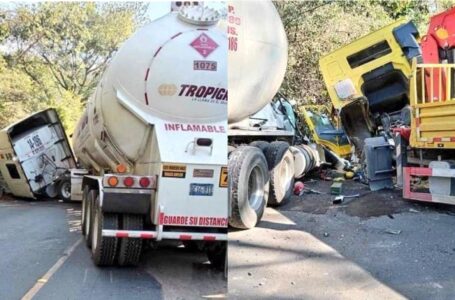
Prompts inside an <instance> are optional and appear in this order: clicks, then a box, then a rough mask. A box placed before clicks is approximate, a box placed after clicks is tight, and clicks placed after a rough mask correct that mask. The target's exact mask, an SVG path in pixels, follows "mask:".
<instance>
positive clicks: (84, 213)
mask: <svg viewBox="0 0 455 300" xmlns="http://www.w3.org/2000/svg"><path fill="white" fill-rule="evenodd" d="M89 191H90V187H89V186H85V187H84V191H83V192H82V212H81V231H82V235H84V236H85V233H86V229H85V221H86V220H87V197H88V193H89Z"/></svg>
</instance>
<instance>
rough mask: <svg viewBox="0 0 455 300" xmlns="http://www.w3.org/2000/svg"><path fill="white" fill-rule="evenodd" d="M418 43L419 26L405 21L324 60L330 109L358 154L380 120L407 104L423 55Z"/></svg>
mask: <svg viewBox="0 0 455 300" xmlns="http://www.w3.org/2000/svg"><path fill="white" fill-rule="evenodd" d="M418 38H419V33H418V31H417V28H416V27H415V25H414V24H413V23H412V22H407V21H405V20H401V21H397V22H394V23H392V24H390V25H388V26H385V27H384V28H382V29H380V30H377V31H375V32H373V33H370V34H368V35H367V36H364V37H362V38H360V39H358V40H356V41H354V42H352V43H350V44H348V45H346V46H344V47H342V48H340V49H338V50H336V51H334V52H332V53H330V54H328V55H326V56H324V57H322V58H321V59H320V61H319V65H320V69H321V72H322V75H323V78H324V82H325V84H326V87H327V90H328V93H329V96H330V99H331V101H332V104H333V106H334V108H335V109H336V110H337V111H338V113H339V114H340V117H341V121H342V124H343V127H344V129H345V130H346V133H347V134H348V136H349V137H350V138H351V141H352V142H353V143H354V145H355V146H356V148H357V151H359V150H361V149H362V148H363V140H364V139H365V138H368V137H371V136H374V135H375V133H376V130H377V128H378V126H381V125H382V124H381V115H382V114H384V113H386V114H389V115H393V114H395V113H399V112H400V110H401V109H403V107H405V106H407V105H408V104H409V76H410V75H411V72H412V69H411V60H412V59H413V58H414V57H420V55H421V51H420V48H419V45H418V43H417V40H418Z"/></svg>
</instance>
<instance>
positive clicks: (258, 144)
mask: <svg viewBox="0 0 455 300" xmlns="http://www.w3.org/2000/svg"><path fill="white" fill-rule="evenodd" d="M250 146H251V147H257V148H259V149H261V151H262V152H263V153H264V154H265V151H267V149H268V148H269V147H270V143H269V142H266V141H254V142H251V143H250Z"/></svg>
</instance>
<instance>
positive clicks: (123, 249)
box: [118, 214, 144, 266]
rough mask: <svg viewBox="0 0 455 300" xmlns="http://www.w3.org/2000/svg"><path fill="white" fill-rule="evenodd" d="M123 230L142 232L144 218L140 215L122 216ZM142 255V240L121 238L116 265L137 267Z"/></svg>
mask: <svg viewBox="0 0 455 300" xmlns="http://www.w3.org/2000/svg"><path fill="white" fill-rule="evenodd" d="M121 217H122V219H123V230H143V229H144V218H143V216H142V215H130V214H124V215H122V216H121ZM141 254H142V239H140V238H122V239H120V252H119V256H118V264H119V265H120V266H137V265H138V264H139V261H140V259H141Z"/></svg>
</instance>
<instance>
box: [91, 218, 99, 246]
mask: <svg viewBox="0 0 455 300" xmlns="http://www.w3.org/2000/svg"><path fill="white" fill-rule="evenodd" d="M97 215H98V213H97V212H95V217H94V218H93V219H94V220H93V232H92V249H93V251H95V249H96V246H97V244H98V216H97Z"/></svg>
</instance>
